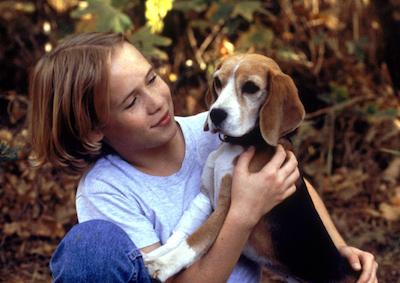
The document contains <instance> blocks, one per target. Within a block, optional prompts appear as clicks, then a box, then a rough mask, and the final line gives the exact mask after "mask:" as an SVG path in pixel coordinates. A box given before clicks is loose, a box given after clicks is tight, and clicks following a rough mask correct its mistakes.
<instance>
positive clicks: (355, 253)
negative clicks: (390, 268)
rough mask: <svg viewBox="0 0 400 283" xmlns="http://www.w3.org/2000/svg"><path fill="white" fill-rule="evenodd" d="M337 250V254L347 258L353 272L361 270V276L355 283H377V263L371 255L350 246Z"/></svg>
mask: <svg viewBox="0 0 400 283" xmlns="http://www.w3.org/2000/svg"><path fill="white" fill-rule="evenodd" d="M338 249H339V252H340V253H341V254H342V255H343V256H344V257H346V258H347V260H348V261H349V263H350V264H351V266H352V267H353V269H354V270H361V269H362V273H361V276H360V278H359V279H358V281H357V283H377V282H378V278H377V276H376V272H377V270H378V263H377V262H376V260H375V257H374V255H373V254H371V253H369V252H364V251H362V250H360V249H357V248H354V247H350V246H342V247H339V248H338Z"/></svg>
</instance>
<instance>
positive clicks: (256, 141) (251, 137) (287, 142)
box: [220, 126, 293, 150]
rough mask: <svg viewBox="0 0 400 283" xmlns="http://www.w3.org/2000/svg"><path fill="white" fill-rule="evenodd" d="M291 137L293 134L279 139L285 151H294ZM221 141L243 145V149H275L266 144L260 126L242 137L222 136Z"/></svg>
mask: <svg viewBox="0 0 400 283" xmlns="http://www.w3.org/2000/svg"><path fill="white" fill-rule="evenodd" d="M291 136H292V133H289V134H287V135H286V136H284V137H281V138H280V139H279V143H280V144H282V145H283V147H284V148H285V149H288V150H293V145H292V142H291V138H290V137H291ZM220 140H221V141H222V142H226V143H229V144H232V145H241V146H243V147H249V146H255V147H256V148H260V147H262V148H267V147H272V148H273V147H274V146H272V145H269V144H268V143H266V142H265V140H264V138H263V136H262V134H261V131H260V127H258V126H257V127H255V128H254V129H253V130H251V131H250V132H249V133H247V134H245V135H244V136H241V137H231V136H226V135H222V134H220Z"/></svg>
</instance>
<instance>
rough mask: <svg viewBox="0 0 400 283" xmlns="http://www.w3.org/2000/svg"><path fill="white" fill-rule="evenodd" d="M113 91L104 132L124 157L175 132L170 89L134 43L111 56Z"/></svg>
mask: <svg viewBox="0 0 400 283" xmlns="http://www.w3.org/2000/svg"><path fill="white" fill-rule="evenodd" d="M110 92H111V93H110V116H109V118H108V120H107V121H106V124H105V126H104V127H103V128H102V129H101V132H102V135H103V138H104V141H105V142H107V143H108V144H109V145H110V146H111V147H112V148H113V149H114V150H116V151H117V152H118V153H120V154H121V155H122V156H123V157H124V158H126V159H128V160H129V156H124V155H129V154H133V153H134V152H137V151H141V150H148V149H152V148H155V147H158V146H162V145H163V144H166V143H167V142H169V141H171V140H172V138H173V137H174V136H175V135H176V133H177V129H178V128H177V125H176V123H175V121H174V110H173V104H172V98H171V93H170V89H169V87H168V85H167V84H166V83H165V82H164V81H163V80H162V79H161V78H160V77H159V76H158V75H157V74H156V73H155V71H154V70H153V68H152V66H151V65H150V63H149V62H148V61H147V60H146V59H145V58H144V57H143V55H142V54H141V53H140V52H139V51H137V50H136V48H135V47H133V46H132V45H131V44H128V43H124V44H123V46H122V47H120V48H117V49H116V50H115V52H114V54H113V55H112V57H111V67H110Z"/></svg>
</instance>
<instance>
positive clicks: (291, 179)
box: [283, 167, 300, 188]
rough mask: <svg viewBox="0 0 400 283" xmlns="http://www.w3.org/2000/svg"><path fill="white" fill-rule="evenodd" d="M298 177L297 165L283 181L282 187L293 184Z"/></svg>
mask: <svg viewBox="0 0 400 283" xmlns="http://www.w3.org/2000/svg"><path fill="white" fill-rule="evenodd" d="M299 177H300V172H299V169H298V168H297V167H295V169H294V170H293V172H292V173H291V174H290V175H289V176H288V177H287V178H286V179H285V181H284V182H283V187H284V188H288V187H290V186H293V185H295V183H296V181H297V179H299Z"/></svg>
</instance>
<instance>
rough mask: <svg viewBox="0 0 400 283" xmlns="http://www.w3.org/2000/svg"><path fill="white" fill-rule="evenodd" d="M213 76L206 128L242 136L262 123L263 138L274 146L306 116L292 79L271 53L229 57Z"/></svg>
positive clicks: (207, 97) (233, 135) (208, 99)
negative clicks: (270, 56)
mask: <svg viewBox="0 0 400 283" xmlns="http://www.w3.org/2000/svg"><path fill="white" fill-rule="evenodd" d="M213 77H214V78H213V83H212V86H211V87H210V91H209V93H208V94H207V96H206V100H207V101H208V105H210V111H209V115H208V118H207V121H206V125H205V127H204V128H205V130H208V129H209V130H211V131H213V132H221V133H222V134H224V135H227V136H231V137H241V136H244V135H245V134H247V133H249V132H251V131H252V130H253V129H254V128H255V127H257V126H259V127H260V130H261V134H262V136H263V138H264V140H265V141H266V142H267V143H268V144H270V145H273V146H275V145H277V143H278V140H279V138H280V137H282V136H283V135H285V134H287V133H289V132H291V131H293V130H295V129H296V128H297V127H298V126H299V125H300V123H301V121H302V120H303V119H304V116H305V111H304V107H303V104H302V103H301V101H300V99H299V96H298V94H297V88H296V86H295V84H294V82H293V80H292V79H291V78H290V77H289V76H288V75H285V74H284V73H283V72H282V71H281V70H280V68H279V67H278V65H277V64H276V63H275V61H273V60H272V59H270V58H268V57H265V56H262V55H258V54H242V55H234V56H231V57H228V58H227V59H225V60H224V61H223V62H222V63H221V65H220V66H219V67H218V68H217V70H216V71H215V73H214V75H213Z"/></svg>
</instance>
